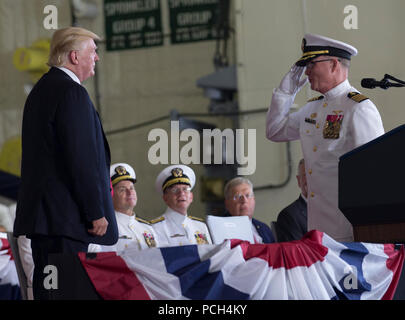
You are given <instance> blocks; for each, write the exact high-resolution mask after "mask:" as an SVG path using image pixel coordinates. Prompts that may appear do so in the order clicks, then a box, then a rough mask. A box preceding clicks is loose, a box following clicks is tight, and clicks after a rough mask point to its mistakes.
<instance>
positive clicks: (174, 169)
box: [151, 165, 212, 247]
mask: <svg viewBox="0 0 405 320" xmlns="http://www.w3.org/2000/svg"><path fill="white" fill-rule="evenodd" d="M194 184H195V174H194V171H193V170H192V169H191V168H189V167H187V166H185V165H173V166H170V167H167V168H166V169H164V170H163V171H162V172H161V173H160V174H159V175H158V177H157V179H156V183H155V187H156V191H157V192H158V193H159V194H160V195H161V196H162V198H163V201H164V202H165V203H166V205H167V209H166V211H165V213H164V214H163V215H162V216H160V217H158V218H157V219H154V220H152V221H151V224H152V226H153V229H154V230H155V232H156V234H157V236H158V238H159V246H160V247H164V246H182V245H189V244H211V243H212V241H211V236H210V234H209V231H208V228H207V225H206V224H205V222H204V221H203V220H202V219H199V218H195V217H192V216H189V215H187V210H188V207H189V206H190V204H191V203H192V202H193V193H192V192H191V189H192V188H193V187H194Z"/></svg>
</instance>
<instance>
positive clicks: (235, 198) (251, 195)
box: [232, 192, 255, 201]
mask: <svg viewBox="0 0 405 320" xmlns="http://www.w3.org/2000/svg"><path fill="white" fill-rule="evenodd" d="M254 197H255V195H254V193H253V192H252V193H246V194H241V193H237V194H235V195H234V196H233V197H232V200H233V201H241V200H242V199H243V198H246V200H249V199H252V198H254Z"/></svg>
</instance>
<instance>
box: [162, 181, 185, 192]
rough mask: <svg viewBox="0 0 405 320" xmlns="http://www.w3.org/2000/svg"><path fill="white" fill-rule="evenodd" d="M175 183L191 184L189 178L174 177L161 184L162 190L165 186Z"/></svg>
mask: <svg viewBox="0 0 405 320" xmlns="http://www.w3.org/2000/svg"><path fill="white" fill-rule="evenodd" d="M176 183H187V184H188V185H190V186H191V182H190V179H188V178H176V179H171V180H169V181H167V182H166V183H165V184H164V185H163V186H162V190H165V189H166V188H168V187H170V186H172V185H174V184H176Z"/></svg>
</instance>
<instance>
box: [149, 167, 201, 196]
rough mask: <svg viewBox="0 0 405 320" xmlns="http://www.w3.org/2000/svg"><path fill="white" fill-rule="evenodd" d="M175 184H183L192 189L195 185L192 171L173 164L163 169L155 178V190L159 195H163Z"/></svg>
mask: <svg viewBox="0 0 405 320" xmlns="http://www.w3.org/2000/svg"><path fill="white" fill-rule="evenodd" d="M175 184H185V185H188V186H190V188H191V189H193V187H194V185H195V173H194V171H193V169H191V168H190V167H188V166H186V165H182V164H175V165H172V166H169V167H167V168H165V169H163V170H162V172H160V173H159V175H158V176H157V178H156V182H155V189H156V191H157V192H158V193H159V194H160V195H163V193H164V191H165V190H166V189H167V188H169V187H171V186H173V185H175Z"/></svg>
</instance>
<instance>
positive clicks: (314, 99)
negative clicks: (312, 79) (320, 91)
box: [307, 96, 324, 102]
mask: <svg viewBox="0 0 405 320" xmlns="http://www.w3.org/2000/svg"><path fill="white" fill-rule="evenodd" d="M323 98H324V97H323V96H319V97H315V98H312V99H309V100H308V101H307V102H314V101H318V100H322V99H323Z"/></svg>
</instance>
